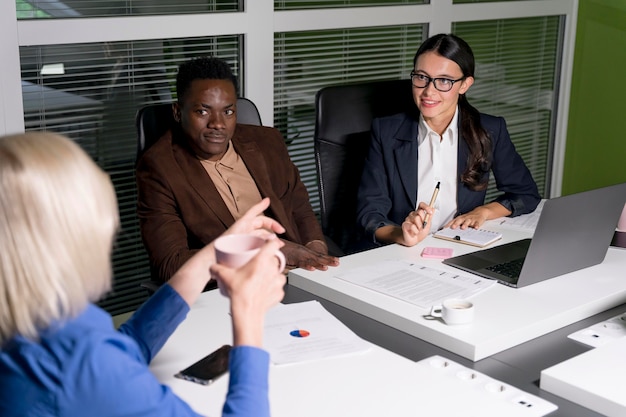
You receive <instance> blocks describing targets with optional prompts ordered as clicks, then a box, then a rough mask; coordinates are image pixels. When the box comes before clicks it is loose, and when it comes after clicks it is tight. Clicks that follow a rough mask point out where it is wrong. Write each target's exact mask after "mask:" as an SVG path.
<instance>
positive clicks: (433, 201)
mask: <svg viewBox="0 0 626 417" xmlns="http://www.w3.org/2000/svg"><path fill="white" fill-rule="evenodd" d="M439 184H441V182H438V183H437V186H436V187H435V191H433V198H431V199H430V204H429V206H430V207H433V205H434V204H435V200H437V194H439ZM429 219H430V215H429V214H428V213H426V216H424V223H422V227H426V225H427V224H428V220H429Z"/></svg>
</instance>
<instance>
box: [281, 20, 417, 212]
mask: <svg viewBox="0 0 626 417" xmlns="http://www.w3.org/2000/svg"><path fill="white" fill-rule="evenodd" d="M424 33H425V25H421V24H420V25H399V26H387V27H367V28H356V29H341V30H322V31H307V32H290V33H276V34H275V36H274V126H275V127H277V128H278V129H279V130H281V132H282V133H283V135H284V137H285V140H286V141H287V144H288V148H289V153H290V155H291V158H292V160H293V161H294V163H295V164H296V166H297V167H298V169H299V170H300V175H301V177H302V181H303V182H304V184H305V185H306V187H307V190H308V192H309V196H310V200H311V205H312V206H313V209H314V210H315V211H319V193H318V189H317V175H316V171H315V156H314V152H313V135H314V129H315V94H316V93H317V91H318V90H319V89H321V88H322V87H324V86H328V85H332V84H344V83H351V82H359V81H370V80H386V79H401V78H406V77H408V74H409V73H410V71H411V67H412V65H413V64H412V62H413V56H414V55H415V51H416V50H417V47H418V46H419V44H420V43H421V42H422V40H423V37H424Z"/></svg>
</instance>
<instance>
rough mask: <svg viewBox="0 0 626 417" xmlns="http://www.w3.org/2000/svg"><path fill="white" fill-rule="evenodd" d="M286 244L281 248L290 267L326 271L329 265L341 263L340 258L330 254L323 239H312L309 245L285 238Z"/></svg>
mask: <svg viewBox="0 0 626 417" xmlns="http://www.w3.org/2000/svg"><path fill="white" fill-rule="evenodd" d="M283 242H284V243H285V246H283V247H282V248H281V250H282V251H283V253H284V254H285V257H286V258H287V266H288V267H289V268H290V269H293V268H303V269H306V270H308V271H314V270H316V269H319V270H320V271H326V270H327V269H328V267H329V266H337V265H339V258H336V257H334V256H330V255H328V248H327V247H326V244H325V243H324V242H321V241H315V240H314V241H312V242H309V243H308V244H307V246H302V245H299V244H297V243H294V242H290V241H287V240H284V239H283Z"/></svg>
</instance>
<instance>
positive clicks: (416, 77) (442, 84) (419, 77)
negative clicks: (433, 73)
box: [411, 71, 465, 93]
mask: <svg viewBox="0 0 626 417" xmlns="http://www.w3.org/2000/svg"><path fill="white" fill-rule="evenodd" d="M464 79H465V77H461V78H459V79H458V80H451V79H450V78H430V77H429V76H428V75H424V74H417V73H416V72H415V71H411V82H412V83H413V87H417V88H426V87H428V84H430V83H433V85H434V86H435V88H436V89H437V90H439V91H441V92H444V93H445V92H447V91H450V90H452V86H453V85H454V83H456V82H457V81H461V80H464Z"/></svg>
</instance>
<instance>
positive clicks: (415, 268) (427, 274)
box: [337, 261, 497, 309]
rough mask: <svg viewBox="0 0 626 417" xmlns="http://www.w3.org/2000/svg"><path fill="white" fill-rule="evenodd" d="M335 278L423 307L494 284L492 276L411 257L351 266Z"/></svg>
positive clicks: (466, 295)
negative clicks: (428, 264)
mask: <svg viewBox="0 0 626 417" xmlns="http://www.w3.org/2000/svg"><path fill="white" fill-rule="evenodd" d="M337 278H339V279H342V280H345V281H348V282H351V283H353V284H356V285H360V286H362V287H365V288H369V289H371V290H373V291H377V292H380V293H383V294H386V295H389V296H391V297H395V298H398V299H400V300H403V301H406V302H408V303H411V304H414V305H416V306H418V307H422V308H424V309H430V308H431V306H433V305H437V304H441V302H442V301H443V300H446V299H448V298H469V297H471V296H473V295H476V294H478V293H480V292H482V291H484V290H486V289H487V288H490V287H491V286H493V285H496V284H497V282H496V281H495V280H490V279H485V278H481V277H478V276H475V275H469V274H468V275H464V274H459V273H457V272H447V271H442V270H439V269H434V268H429V267H426V266H421V265H418V264H416V263H415V262H410V261H384V262H380V263H377V264H375V265H368V266H366V267H362V268H355V269H352V270H350V271H349V272H346V273H342V274H339V275H337Z"/></svg>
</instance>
